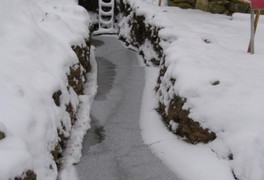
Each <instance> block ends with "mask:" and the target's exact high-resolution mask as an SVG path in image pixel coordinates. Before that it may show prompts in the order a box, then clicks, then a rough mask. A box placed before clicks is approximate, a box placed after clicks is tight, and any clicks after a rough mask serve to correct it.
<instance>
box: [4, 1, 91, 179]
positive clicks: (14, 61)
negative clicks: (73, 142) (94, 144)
mask: <svg viewBox="0 0 264 180" xmlns="http://www.w3.org/2000/svg"><path fill="white" fill-rule="evenodd" d="M0 22H1V23H0V40H1V44H0V62H1V66H0V74H1V75H0V99H1V101H0V160H1V165H0V179H3V180H4V179H14V178H15V177H19V178H21V179H26V178H32V179H35V178H37V179H40V180H41V179H43V180H44V179H56V178H57V175H58V168H59V165H61V164H60V162H59V158H60V157H61V154H62V150H63V149H65V147H66V144H67V140H68V139H69V136H70V133H71V130H72V126H73V124H74V123H75V121H77V123H75V124H78V123H79V122H78V118H79V117H78V109H79V105H80V103H84V102H86V103H87V101H88V100H87V98H88V96H87V95H83V94H84V93H83V89H84V88H85V85H84V83H85V82H86V81H87V79H89V77H87V76H86V73H88V72H90V69H91V66H90V63H89V56H90V45H89V44H88V43H89V39H90V37H89V29H88V28H89V26H90V19H89V15H88V14H87V12H86V10H85V9H83V8H82V7H80V6H78V5H77V3H76V2H75V1H74V0H67V1H61V0H48V1H47V0H46V1H44V0H43V1H34V0H12V1H10V0H1V1H0ZM94 90H95V89H92V91H94ZM85 94H87V93H85ZM91 94H93V93H91ZM79 95H82V96H79ZM91 99H92V98H91ZM81 111H82V110H81ZM83 117H84V116H83ZM83 117H81V118H82V121H83V119H85V120H86V121H87V122H86V126H87V127H86V128H88V126H89V124H88V121H89V116H88V115H86V116H85V118H83Z"/></svg>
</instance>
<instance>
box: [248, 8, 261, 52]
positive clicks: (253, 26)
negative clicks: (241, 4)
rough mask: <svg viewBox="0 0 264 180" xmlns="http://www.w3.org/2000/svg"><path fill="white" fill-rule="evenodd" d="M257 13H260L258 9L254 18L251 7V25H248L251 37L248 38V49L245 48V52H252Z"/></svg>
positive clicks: (257, 18) (257, 19)
mask: <svg viewBox="0 0 264 180" xmlns="http://www.w3.org/2000/svg"><path fill="white" fill-rule="evenodd" d="M259 15H260V10H257V12H256V17H255V20H254V10H253V9H251V25H250V27H251V38H250V42H249V45H248V50H247V52H248V53H249V52H250V53H251V54H254V38H255V34H256V30H257V27H258V21H259Z"/></svg>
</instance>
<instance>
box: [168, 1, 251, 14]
mask: <svg viewBox="0 0 264 180" xmlns="http://www.w3.org/2000/svg"><path fill="white" fill-rule="evenodd" d="M168 4H169V6H176V7H180V8H183V9H187V8H192V9H200V10H203V11H208V12H211V13H218V14H227V15H231V14H233V13H235V12H240V13H249V12H250V4H249V3H248V2H247V1H244V0H169V1H168Z"/></svg>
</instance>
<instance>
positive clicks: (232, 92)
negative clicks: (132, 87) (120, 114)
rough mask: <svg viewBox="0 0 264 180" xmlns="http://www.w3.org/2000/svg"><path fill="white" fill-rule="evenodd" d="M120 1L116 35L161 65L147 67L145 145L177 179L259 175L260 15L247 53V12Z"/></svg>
mask: <svg viewBox="0 0 264 180" xmlns="http://www.w3.org/2000/svg"><path fill="white" fill-rule="evenodd" d="M121 5H122V6H120V7H121V8H122V11H123V12H125V13H124V14H125V15H126V16H125V17H124V18H123V19H122V20H121V23H120V27H121V32H120V37H121V38H122V39H124V40H125V41H127V42H128V43H129V44H132V45H134V46H136V47H138V49H139V51H140V53H141V54H142V55H143V56H144V58H145V60H146V62H147V64H149V65H151V64H156V65H158V66H159V68H154V67H153V68H151V67H149V68H147V72H148V73H147V77H146V78H147V79H146V82H148V84H147V85H146V89H145V99H146V101H145V102H144V100H143V109H142V119H141V126H142V128H143V132H142V134H143V139H144V140H145V143H146V144H149V145H150V147H151V149H152V150H153V152H155V153H156V154H157V155H158V156H159V157H160V158H161V159H162V160H163V161H164V163H165V164H167V165H168V166H169V168H170V169H171V170H173V171H174V172H175V173H177V175H179V176H180V177H181V178H182V179H187V180H193V179H197V180H212V179H217V180H218V179H219V180H223V179H225V180H232V179H239V180H262V179H264V172H263V168H264V158H263V153H264V137H263V133H264V130H263V128H264V111H263V107H264V85H263V82H264V71H263V69H264V61H263V57H264V41H263V39H264V33H263V31H264V22H263V19H262V17H261V18H260V23H259V26H258V31H257V34H256V54H254V55H251V54H248V53H247V52H246V50H247V46H248V43H249V42H248V41H249V34H250V33H249V29H250V28H249V23H250V22H249V19H250V17H249V15H247V14H233V16H231V17H230V16H225V15H216V14H210V13H205V12H201V11H198V10H182V9H179V8H173V7H165V6H164V7H157V6H155V5H152V4H150V3H148V2H147V1H145V2H144V1H143V2H142V1H136V0H127V1H126V3H124V4H122V3H121ZM142 37H144V38H142ZM149 52H151V53H149ZM154 77H155V79H153V78H154ZM157 79H158V80H157ZM154 88H155V91H154V90H153V89H154ZM149 91H152V92H153V95H151V94H149V93H150V92H149ZM154 93H155V95H154ZM150 99H153V101H152V100H151V101H150ZM147 102H150V103H147ZM153 104H154V105H153ZM155 108H157V109H158V111H159V112H160V113H161V115H162V118H161V117H160V116H158V115H157V113H156V112H155V110H154V109H155ZM162 119H163V121H164V122H165V124H166V125H167V126H168V128H169V129H170V130H171V131H172V132H173V133H174V134H177V135H178V136H175V135H174V134H172V133H168V131H167V130H166V129H165V128H164V126H163V123H162ZM197 125H198V127H197ZM208 136H211V137H210V138H209V139H206V138H207V137H208ZM204 138H205V139H204ZM188 142H189V143H190V142H191V143H193V144H189V143H188Z"/></svg>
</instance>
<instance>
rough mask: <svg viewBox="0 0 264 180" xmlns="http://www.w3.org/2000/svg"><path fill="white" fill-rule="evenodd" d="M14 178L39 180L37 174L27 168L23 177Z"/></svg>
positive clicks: (16, 179) (17, 179)
mask: <svg viewBox="0 0 264 180" xmlns="http://www.w3.org/2000/svg"><path fill="white" fill-rule="evenodd" d="M14 180H37V175H36V173H35V172H34V171H32V170H27V171H26V172H25V173H23V175H22V177H16V178H15V179H14Z"/></svg>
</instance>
